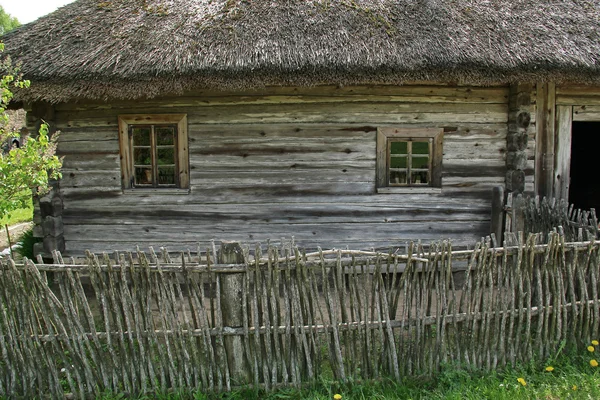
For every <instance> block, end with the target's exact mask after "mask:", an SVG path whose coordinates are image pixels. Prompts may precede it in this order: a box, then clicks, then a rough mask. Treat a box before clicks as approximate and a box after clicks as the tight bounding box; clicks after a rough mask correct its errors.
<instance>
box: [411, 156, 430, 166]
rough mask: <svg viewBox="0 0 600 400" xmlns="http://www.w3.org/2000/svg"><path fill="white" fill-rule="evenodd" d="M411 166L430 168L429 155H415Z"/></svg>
mask: <svg viewBox="0 0 600 400" xmlns="http://www.w3.org/2000/svg"><path fill="white" fill-rule="evenodd" d="M411 166H412V167H413V168H422V169H428V168H429V157H417V156H414V155H413V157H412V162H411Z"/></svg>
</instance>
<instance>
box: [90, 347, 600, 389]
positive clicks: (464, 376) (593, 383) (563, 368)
mask: <svg viewBox="0 0 600 400" xmlns="http://www.w3.org/2000/svg"><path fill="white" fill-rule="evenodd" d="M594 353H595V355H594V354H592V353H588V354H584V355H573V356H571V357H561V358H560V359H558V360H553V361H552V362H546V363H531V364H529V365H526V366H519V367H517V368H513V369H507V370H505V371H504V372H492V373H481V372H477V371H470V372H469V371H467V370H465V369H461V368H453V367H451V366H446V367H445V368H443V370H442V372H441V373H440V374H439V375H437V376H436V377H433V378H406V379H404V381H402V382H394V381H392V380H385V379H382V380H378V381H371V382H352V383H349V384H345V385H340V384H337V383H335V382H331V381H328V380H326V379H323V380H322V381H320V382H318V383H317V384H315V385H313V386H311V387H306V388H304V389H281V390H278V391H275V392H271V393H265V392H263V391H256V390H253V389H246V390H244V389H240V390H236V391H233V392H231V393H224V394H210V393H209V394H207V393H200V392H197V393H192V392H181V393H169V394H160V393H157V394H153V395H152V396H143V397H137V398H138V399H172V400H175V399H181V400H183V399H196V400H211V399H228V400H234V399H235V400H242V399H248V400H250V399H257V400H258V399H267V400H281V399H308V400H332V399H335V398H339V397H337V396H336V397H334V396H335V395H336V394H339V395H340V396H341V399H342V400H367V399H376V400H378V399H381V400H384V399H385V400H387V399H455V400H463V399H467V400H468V399H507V400H514V399H546V400H559V399H600V371H599V370H598V368H599V367H593V366H592V365H590V361H591V360H592V359H594V357H598V354H597V353H598V351H597V350H596V351H595V352H594ZM547 367H551V368H552V370H551V371H547V370H546V368H547ZM551 368H548V369H551ZM99 398H101V399H107V400H108V399H119V398H125V397H123V396H119V395H117V396H115V395H107V396H103V397H99Z"/></svg>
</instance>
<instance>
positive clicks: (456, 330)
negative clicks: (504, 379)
mask: <svg viewBox="0 0 600 400" xmlns="http://www.w3.org/2000/svg"><path fill="white" fill-rule="evenodd" d="M519 239H520V240H519V243H518V245H517V246H513V247H504V248H494V247H492V245H491V243H490V241H489V240H488V241H482V242H481V243H478V244H477V245H476V246H475V248H474V249H472V250H465V251H453V250H452V247H451V244H450V243H448V242H441V243H436V244H432V245H431V246H429V248H428V249H427V250H425V249H424V248H423V247H422V246H420V245H419V244H416V245H415V244H410V245H409V247H408V252H407V254H406V255H398V254H395V253H390V254H386V253H377V252H364V251H351V250H330V251H319V252H317V253H312V254H305V253H302V252H300V251H299V250H298V248H296V247H294V246H288V247H286V248H277V247H275V246H268V247H267V248H266V249H261V248H260V247H257V248H256V249H253V254H252V255H250V251H249V250H248V249H243V250H242V249H240V248H238V250H236V251H238V253H237V255H238V256H239V257H240V258H241V259H243V262H242V263H236V264H225V263H223V261H224V260H225V261H226V260H227V257H226V256H225V255H224V254H222V253H224V252H221V253H220V252H217V251H216V249H214V248H213V250H211V251H207V252H205V253H201V252H197V253H196V254H191V253H189V252H188V253H187V254H180V255H179V256H177V257H173V258H171V257H170V255H169V254H168V253H167V252H166V251H165V252H163V254H162V255H161V256H157V255H156V254H154V252H152V251H151V252H150V253H149V254H144V253H142V252H137V253H132V254H124V253H123V254H119V253H116V254H115V255H114V256H113V257H112V258H111V257H108V256H106V255H105V256H102V257H98V256H93V255H88V258H87V260H86V262H85V263H79V264H73V263H65V262H64V260H62V259H61V258H60V255H58V254H57V255H56V261H57V262H59V264H49V265H48V264H42V263H38V264H37V265H36V264H34V263H33V262H31V261H27V262H26V263H24V264H23V265H16V264H15V263H14V262H13V261H12V260H8V261H5V262H3V263H2V265H1V270H0V351H1V354H2V363H0V395H2V396H7V397H13V396H17V395H18V396H24V397H40V398H42V397H47V396H51V397H54V398H58V397H61V396H64V394H65V393H69V394H70V395H71V396H73V397H76V398H85V397H90V396H91V395H94V394H97V393H99V392H103V391H106V390H109V391H115V392H125V393H130V394H139V393H144V392H152V391H155V390H157V389H159V390H167V389H170V388H173V389H176V388H182V387H185V388H198V389H201V390H210V391H223V390H229V389H231V388H232V387H234V386H235V385H238V384H254V385H257V386H261V387H264V388H266V389H270V388H273V387H276V386H282V385H283V386H285V385H300V384H302V383H304V382H311V381H313V380H315V379H317V378H318V377H320V376H323V375H329V374H332V375H333V377H335V379H338V380H340V381H345V380H348V379H350V378H365V379H370V378H376V377H381V376H390V377H394V378H396V379H399V378H401V377H402V376H404V375H421V374H425V375H430V374H434V373H435V372H436V371H438V370H439V368H440V366H441V365H442V364H443V363H454V362H456V363H461V364H463V363H464V364H468V365H471V366H473V367H476V368H481V369H494V368H497V367H501V366H505V365H514V364H515V363H517V362H522V361H526V360H530V359H532V358H533V357H540V358H544V357H548V356H549V355H551V354H554V353H553V352H556V349H557V348H559V344H561V343H563V342H564V343H567V344H568V345H581V344H583V343H588V342H589V340H591V339H593V338H595V339H597V338H598V333H599V332H598V329H599V326H600V298H599V294H598V293H599V289H600V287H599V283H598V276H599V274H600V270H599V266H600V263H599V257H600V252H599V250H598V245H597V243H595V242H593V241H592V242H581V243H565V241H564V236H561V235H559V234H556V233H552V234H550V235H549V239H548V242H547V243H546V244H543V245H540V244H536V243H537V242H538V240H537V237H536V236H535V235H532V236H530V237H528V238H527V240H525V239H524V238H523V237H522V235H521V237H520V238H519ZM223 248H225V246H224V247H223ZM225 250H227V249H225ZM230 250H231V249H230ZM240 251H241V254H240V253H239V252H240ZM217 261H218V262H219V263H217ZM232 280H233V281H236V280H237V282H238V283H240V284H239V285H238V286H235V285H233V284H232ZM226 288H230V289H231V288H234V289H235V290H225V289H226ZM236 313H237V314H238V315H239V316H241V318H240V319H238V321H239V325H235V326H231V325H228V324H227V322H228V321H232V320H234V319H232V317H231V315H230V314H236ZM236 346H237V347H236ZM232 349H233V350H232ZM236 349H237V350H236Z"/></svg>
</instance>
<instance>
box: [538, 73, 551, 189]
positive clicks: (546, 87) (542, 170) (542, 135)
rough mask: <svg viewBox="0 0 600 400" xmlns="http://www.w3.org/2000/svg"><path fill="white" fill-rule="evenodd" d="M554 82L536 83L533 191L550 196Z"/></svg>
mask: <svg viewBox="0 0 600 400" xmlns="http://www.w3.org/2000/svg"><path fill="white" fill-rule="evenodd" d="M555 99H556V87H555V85H554V83H552V82H548V83H538V85H537V100H536V105H537V116H536V122H535V123H536V130H537V131H536V137H535V148H536V150H535V192H536V194H537V195H538V196H540V197H551V196H552V186H553V185H554V126H555V119H556V117H555V112H556V101H555Z"/></svg>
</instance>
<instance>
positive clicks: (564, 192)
mask: <svg viewBox="0 0 600 400" xmlns="http://www.w3.org/2000/svg"><path fill="white" fill-rule="evenodd" d="M556 114H557V115H556V149H555V154H556V158H555V165H554V197H555V198H557V199H565V200H568V198H569V183H570V180H571V172H570V170H571V128H572V125H573V121H572V119H573V117H574V115H573V107H571V106H558V107H557V111H556Z"/></svg>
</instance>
